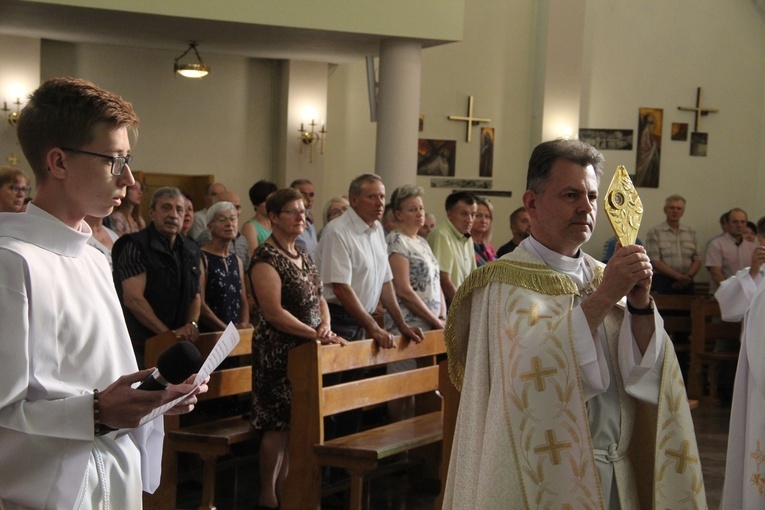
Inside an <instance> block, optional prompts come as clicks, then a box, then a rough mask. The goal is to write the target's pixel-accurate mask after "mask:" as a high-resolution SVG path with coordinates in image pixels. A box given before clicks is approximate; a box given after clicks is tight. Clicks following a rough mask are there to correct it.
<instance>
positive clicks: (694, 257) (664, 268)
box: [645, 195, 701, 294]
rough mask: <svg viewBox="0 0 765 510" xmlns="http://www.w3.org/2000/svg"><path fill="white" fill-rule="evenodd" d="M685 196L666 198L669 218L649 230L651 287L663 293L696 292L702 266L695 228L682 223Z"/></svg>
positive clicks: (665, 211)
mask: <svg viewBox="0 0 765 510" xmlns="http://www.w3.org/2000/svg"><path fill="white" fill-rule="evenodd" d="M683 213H685V199H684V198H683V197H681V196H680V195H672V196H670V197H668V198H667V200H665V201H664V215H665V216H666V218H667V219H666V221H664V222H663V223H661V224H660V225H657V226H655V227H653V228H652V229H651V230H649V231H648V235H647V236H646V240H645V249H646V252H648V256H649V257H650V258H651V264H653V282H652V283H651V290H654V291H657V292H660V293H662V294H693V293H694V285H693V279H694V278H695V277H696V273H698V272H699V269H701V254H700V253H699V248H698V243H697V242H696V231H695V230H693V229H692V228H691V227H689V226H688V225H681V224H680V218H682V217H683Z"/></svg>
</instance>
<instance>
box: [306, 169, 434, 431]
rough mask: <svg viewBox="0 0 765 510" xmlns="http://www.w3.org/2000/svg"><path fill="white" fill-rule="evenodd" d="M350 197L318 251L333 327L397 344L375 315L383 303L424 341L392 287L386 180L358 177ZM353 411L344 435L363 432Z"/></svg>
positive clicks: (403, 328) (401, 326)
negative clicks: (384, 221)
mask: <svg viewBox="0 0 765 510" xmlns="http://www.w3.org/2000/svg"><path fill="white" fill-rule="evenodd" d="M348 200H349V201H350V203H351V208H350V209H348V210H347V211H346V212H345V214H343V215H342V216H340V217H339V218H337V219H336V220H333V221H331V222H330V223H328V224H327V225H326V226H325V228H324V232H323V233H322V235H321V241H319V246H318V249H317V250H316V259H317V260H316V264H317V266H318V267H319V273H320V274H321V280H322V282H323V283H324V297H325V298H326V300H327V304H328V305H329V313H330V316H331V318H332V331H333V332H334V333H335V334H337V335H338V336H340V337H342V338H345V339H347V340H361V339H363V338H372V339H374V341H375V342H377V344H378V345H379V346H380V347H382V348H383V349H390V348H393V347H395V346H396V343H395V339H394V337H393V335H391V334H390V333H388V332H387V331H385V329H383V328H382V327H381V326H380V325H379V324H378V323H377V321H376V320H375V318H374V317H372V313H373V312H374V311H375V309H376V308H377V303H378V302H382V305H383V307H384V308H385V309H386V310H387V311H388V313H389V314H390V316H391V318H392V319H393V322H394V323H395V324H396V326H397V327H398V330H399V331H400V332H401V335H402V336H404V337H406V338H408V339H410V340H413V341H415V342H420V341H422V339H423V334H422V331H421V330H420V328H411V327H409V325H407V323H406V322H405V321H404V316H403V314H402V313H401V309H400V308H399V306H398V300H397V299H396V294H395V292H394V290H393V283H392V280H393V274H392V272H391V269H390V265H389V264H388V246H387V244H386V243H385V237H384V236H383V229H382V225H380V221H379V220H380V218H382V214H383V210H384V209H385V185H384V184H383V182H382V179H381V178H380V177H379V176H378V175H374V174H364V175H361V176H359V177H357V178H355V179H354V180H353V181H352V182H351V185H350V187H349V189H348ZM357 375H358V374H356V375H353V376H351V377H355V376H357ZM350 413H352V414H349V415H346V417H345V418H343V420H342V423H341V425H340V426H341V430H340V431H339V433H340V434H341V435H342V433H346V432H347V433H350V432H354V431H357V430H358V427H359V424H360V419H361V416H360V413H358V412H354V411H351V412H350Z"/></svg>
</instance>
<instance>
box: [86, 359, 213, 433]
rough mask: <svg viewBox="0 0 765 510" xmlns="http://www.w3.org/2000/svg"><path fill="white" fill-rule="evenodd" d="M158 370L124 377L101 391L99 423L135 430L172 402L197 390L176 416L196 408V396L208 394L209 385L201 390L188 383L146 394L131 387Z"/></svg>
mask: <svg viewBox="0 0 765 510" xmlns="http://www.w3.org/2000/svg"><path fill="white" fill-rule="evenodd" d="M154 370H155V369H154V368H148V369H146V370H141V371H140V372H135V373H133V374H129V375H123V376H122V377H120V378H119V379H117V380H116V381H114V382H113V383H112V384H110V385H109V386H108V387H107V388H106V389H104V390H103V391H100V392H99V394H98V397H99V398H98V400H99V406H100V410H99V411H100V412H99V421H100V422H101V423H103V424H104V425H107V426H109V427H111V428H114V429H132V428H135V427H137V426H138V424H139V422H140V421H141V418H143V417H144V416H146V415H147V414H149V413H150V412H151V411H152V410H154V409H155V408H157V407H160V406H162V405H164V404H166V403H168V402H172V401H173V400H175V399H176V398H178V397H180V396H181V395H184V394H185V393H188V392H189V391H192V389H193V390H194V391H193V393H192V395H190V396H189V398H187V399H184V401H182V402H181V403H179V405H181V404H183V405H181V407H179V409H178V411H177V412H176V413H175V414H180V413H182V412H188V411H189V410H191V409H193V405H194V404H195V403H196V395H198V394H200V393H204V392H206V391H207V384H206V382H205V383H203V384H202V385H200V386H199V387H198V388H194V387H193V386H192V385H191V384H188V383H184V384H178V385H170V386H168V388H167V389H164V390H162V391H144V390H139V389H133V388H132V387H131V386H132V385H133V384H135V383H139V382H143V381H144V380H145V379H146V378H148V377H149V376H150V375H151V374H152V373H153V372H154ZM191 380H193V379H192V378H190V379H189V380H188V382H190V381H191Z"/></svg>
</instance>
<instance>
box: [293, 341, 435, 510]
mask: <svg viewBox="0 0 765 510" xmlns="http://www.w3.org/2000/svg"><path fill="white" fill-rule="evenodd" d="M397 342H398V344H399V345H398V347H397V348H395V349H380V348H379V347H377V344H376V343H375V342H374V341H373V340H359V341H355V342H351V343H350V345H347V346H344V347H341V346H339V345H321V344H320V343H319V342H318V341H317V342H308V343H306V344H303V345H300V346H298V347H295V348H294V349H292V350H291V351H290V353H289V362H288V368H287V373H288V376H289V379H290V383H291V384H292V419H291V429H290V446H289V448H290V473H289V476H288V477H287V480H286V482H285V491H284V492H285V494H286V496H285V501H284V502H283V505H282V508H286V509H297V508H300V509H301V510H303V509H304V508H306V507H305V506H301V505H302V503H300V501H303V500H308V501H318V500H319V498H320V493H321V471H320V469H319V465H318V463H317V460H316V454H315V452H314V445H316V444H322V443H324V417H325V416H330V415H332V414H336V413H339V412H343V411H347V410H351V409H358V408H362V407H365V406H369V405H374V404H379V403H383V402H388V401H390V400H394V399H397V398H401V397H405V396H410V395H418V394H421V393H426V392H434V391H435V390H437V389H438V366H437V365H435V363H434V357H435V356H436V355H438V354H443V353H445V352H446V346H445V344H444V335H443V331H429V332H426V333H425V340H423V341H422V342H421V343H419V344H416V343H414V342H408V341H403V340H402V339H401V338H398V339H397ZM407 359H417V360H418V368H417V369H415V370H410V371H407V372H400V373H395V374H389V375H388V374H384V375H379V376H375V377H370V378H367V379H362V380H358V381H353V382H349V383H343V384H338V385H335V386H327V387H324V384H323V376H324V375H325V374H333V373H338V372H343V371H346V370H353V369H361V368H370V367H380V366H383V365H385V364H387V363H391V362H393V361H402V360H407ZM298 494H300V495H298Z"/></svg>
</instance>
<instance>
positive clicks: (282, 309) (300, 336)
mask: <svg viewBox="0 0 765 510" xmlns="http://www.w3.org/2000/svg"><path fill="white" fill-rule="evenodd" d="M265 210H266V213H267V214H268V218H269V221H270V224H271V229H272V230H271V236H270V237H269V238H268V239H267V240H266V241H265V242H264V243H263V244H261V245H260V246H258V247H257V249H256V250H255V252H254V253H253V256H252V261H251V262H250V270H249V272H250V282H251V284H252V290H253V293H254V295H255V300H256V301H257V307H256V310H257V311H256V312H255V315H254V316H253V318H254V325H255V332H254V334H253V336H252V415H251V422H252V426H253V427H255V428H256V429H260V430H263V439H262V440H261V444H260V454H259V456H260V484H261V487H260V499H259V502H258V508H278V506H279V502H280V494H279V493H280V488H281V485H282V483H283V482H284V480H285V479H286V477H287V471H288V462H289V457H288V450H287V448H288V439H289V430H290V403H291V394H290V393H291V386H290V382H289V380H288V379H287V354H288V352H289V350H290V349H291V348H293V347H295V346H297V345H299V344H302V343H304V342H310V341H312V340H316V339H319V340H321V342H322V343H340V344H347V342H346V341H345V340H343V339H342V338H340V337H338V336H336V335H335V334H334V333H333V332H332V330H331V329H330V316H329V307H328V306H327V302H326V301H325V300H324V298H323V297H322V295H321V292H322V283H321V279H320V277H319V271H318V269H317V268H316V265H315V264H314V263H313V260H311V256H310V255H308V254H307V253H306V252H305V251H304V250H303V249H302V248H299V247H298V246H296V245H295V239H297V237H298V236H299V235H300V234H301V233H302V232H303V229H304V228H305V222H306V209H305V203H304V202H303V196H302V195H301V194H300V192H299V191H298V190H296V189H294V188H286V189H281V190H278V191H276V192H275V193H273V194H272V195H270V196H269V198H268V200H267V201H266V203H265Z"/></svg>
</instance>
